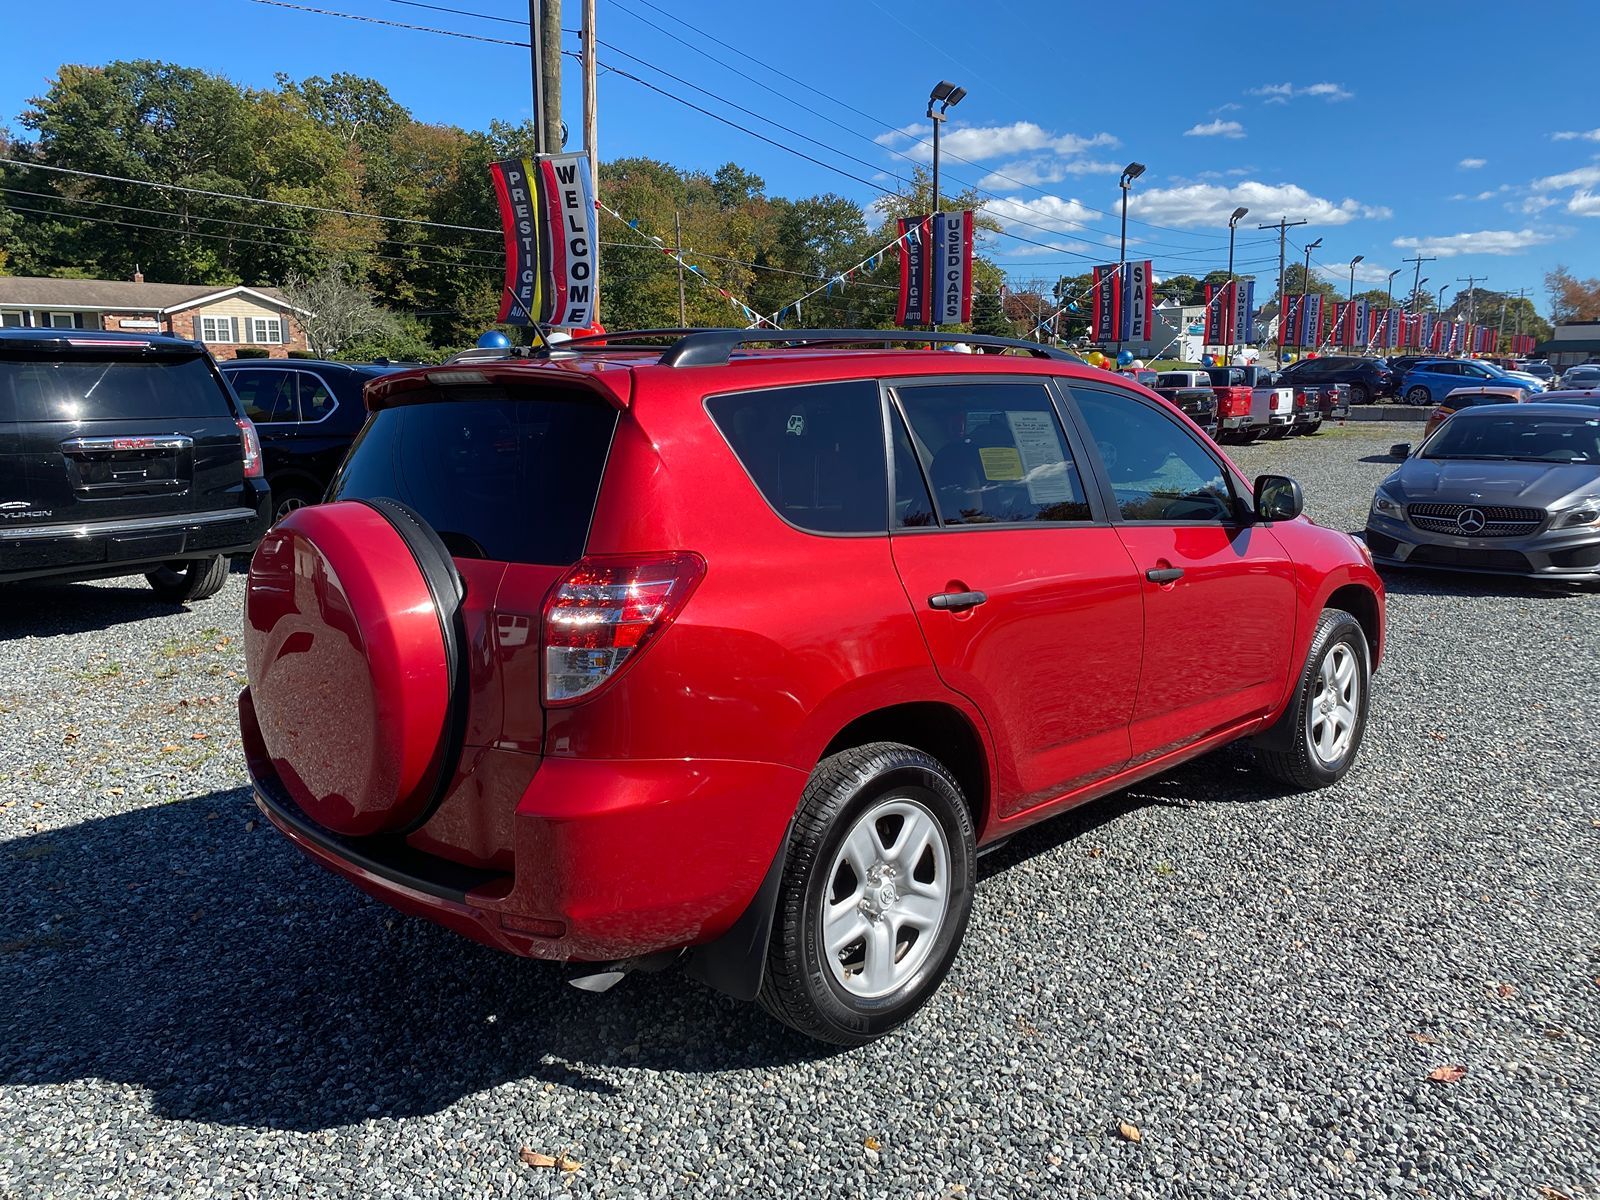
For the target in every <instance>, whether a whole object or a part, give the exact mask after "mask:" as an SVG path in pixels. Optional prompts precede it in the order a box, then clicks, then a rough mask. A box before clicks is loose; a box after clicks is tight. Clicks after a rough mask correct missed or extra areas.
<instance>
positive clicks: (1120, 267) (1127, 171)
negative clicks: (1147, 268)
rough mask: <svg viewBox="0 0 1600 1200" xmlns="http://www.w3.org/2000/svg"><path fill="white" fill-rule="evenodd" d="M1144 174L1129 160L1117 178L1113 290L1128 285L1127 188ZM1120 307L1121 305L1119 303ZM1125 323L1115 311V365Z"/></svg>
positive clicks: (1120, 355) (1142, 165) (1142, 169)
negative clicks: (1119, 215) (1119, 209)
mask: <svg viewBox="0 0 1600 1200" xmlns="http://www.w3.org/2000/svg"><path fill="white" fill-rule="evenodd" d="M1143 174H1144V164H1143V163H1139V162H1131V163H1129V164H1128V165H1127V166H1125V167H1123V168H1122V178H1121V179H1119V180H1117V186H1118V187H1120V188H1121V189H1122V240H1121V241H1120V242H1119V243H1118V248H1117V275H1116V279H1117V283H1116V287H1115V289H1114V291H1115V292H1116V293H1120V292H1121V291H1122V289H1124V288H1126V287H1127V286H1128V189H1129V188H1130V187H1132V186H1133V181H1134V180H1135V179H1137V178H1139V176H1141V175H1143ZM1118 308H1119V309H1120V308H1121V306H1120V305H1119V306H1118ZM1124 324H1126V322H1125V321H1123V319H1122V312H1121V311H1119V312H1118V313H1117V359H1118V362H1117V365H1118V366H1119V367H1120V366H1121V365H1122V362H1121V359H1122V336H1123V334H1124V333H1126V332H1127V331H1126V330H1125V329H1124V328H1123V325H1124Z"/></svg>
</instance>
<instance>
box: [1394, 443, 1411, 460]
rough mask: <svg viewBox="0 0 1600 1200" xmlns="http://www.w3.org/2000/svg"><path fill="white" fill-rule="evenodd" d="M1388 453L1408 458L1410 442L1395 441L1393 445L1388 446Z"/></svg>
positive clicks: (1409, 455)
mask: <svg viewBox="0 0 1600 1200" xmlns="http://www.w3.org/2000/svg"><path fill="white" fill-rule="evenodd" d="M1389 453H1390V454H1391V455H1393V456H1394V457H1395V458H1410V457H1411V443H1410V442H1396V443H1395V444H1394V445H1392V446H1390V447H1389Z"/></svg>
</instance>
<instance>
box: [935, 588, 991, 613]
mask: <svg viewBox="0 0 1600 1200" xmlns="http://www.w3.org/2000/svg"><path fill="white" fill-rule="evenodd" d="M988 598H989V597H988V596H987V595H985V594H984V593H983V592H935V593H934V594H933V595H931V596H929V597H928V607H929V608H942V609H944V610H946V611H947V612H963V611H965V610H966V609H969V608H977V607H978V605H980V604H982V603H983V602H984V601H985V600H987V599H988Z"/></svg>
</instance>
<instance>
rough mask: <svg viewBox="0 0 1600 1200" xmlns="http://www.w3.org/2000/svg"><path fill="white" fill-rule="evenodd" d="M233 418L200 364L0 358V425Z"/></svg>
mask: <svg viewBox="0 0 1600 1200" xmlns="http://www.w3.org/2000/svg"><path fill="white" fill-rule="evenodd" d="M195 417H226V418H228V419H230V420H231V419H232V418H233V409H232V406H231V405H230V403H229V400H228V393H227V390H226V389H225V388H224V387H223V385H222V383H221V381H220V380H218V379H217V377H216V375H214V374H213V373H212V370H211V367H210V365H209V364H208V363H207V362H206V360H205V359H204V358H202V357H199V356H195V357H192V358H182V357H170V356H161V357H156V358H148V359H127V358H113V359H86V358H80V357H76V356H75V357H73V358H70V359H61V358H55V357H51V356H50V355H47V354H22V355H17V356H15V357H7V358H5V359H0V422H12V421H132V420H150V419H168V420H185V419H191V418H195Z"/></svg>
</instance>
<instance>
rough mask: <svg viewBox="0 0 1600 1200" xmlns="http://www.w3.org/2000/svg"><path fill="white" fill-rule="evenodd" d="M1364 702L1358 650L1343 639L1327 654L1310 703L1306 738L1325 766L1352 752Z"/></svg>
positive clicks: (1334, 763)
mask: <svg viewBox="0 0 1600 1200" xmlns="http://www.w3.org/2000/svg"><path fill="white" fill-rule="evenodd" d="M1360 706H1361V674H1360V672H1359V671H1357V670H1356V656H1355V651H1354V649H1353V648H1352V647H1351V646H1350V644H1349V643H1348V642H1340V643H1338V644H1337V645H1335V646H1334V647H1333V648H1332V649H1331V650H1329V651H1328V653H1327V655H1326V656H1325V657H1324V658H1323V660H1322V667H1321V669H1320V670H1319V671H1318V672H1317V682H1316V687H1315V688H1314V689H1313V691H1312V693H1311V703H1310V704H1309V705H1308V706H1307V707H1306V738H1307V740H1308V741H1309V742H1310V745H1311V752H1312V753H1313V754H1315V755H1316V756H1317V759H1318V760H1319V761H1320V762H1321V763H1322V764H1323V765H1324V766H1328V767H1332V766H1337V765H1338V764H1339V763H1340V762H1341V761H1342V760H1343V759H1344V756H1345V755H1346V754H1347V753H1349V750H1350V741H1351V738H1352V737H1353V736H1354V735H1355V728H1356V713H1357V711H1358V710H1359V708H1360Z"/></svg>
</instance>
